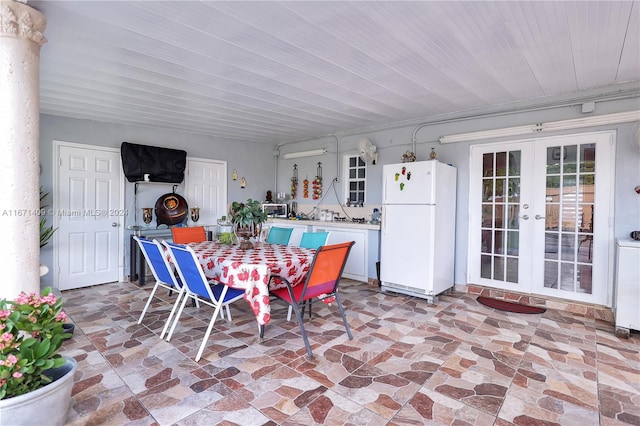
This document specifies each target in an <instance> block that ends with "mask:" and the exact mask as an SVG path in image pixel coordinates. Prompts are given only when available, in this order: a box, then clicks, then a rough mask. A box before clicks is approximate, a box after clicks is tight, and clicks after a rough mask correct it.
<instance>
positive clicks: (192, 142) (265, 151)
mask: <svg viewBox="0 0 640 426" xmlns="http://www.w3.org/2000/svg"><path fill="white" fill-rule="evenodd" d="M54 140H58V141H64V142H74V143H81V144H87V145H97V146H106V147H112V148H118V149H119V148H120V145H121V144H122V142H132V143H139V144H143V145H153V146H159V147H165V148H175V149H183V150H185V151H187V155H188V156H189V157H198V158H207V159H215V160H223V161H226V162H227V171H228V176H227V181H228V188H227V189H228V198H227V200H228V202H229V203H231V202H232V201H242V200H246V199H247V198H254V199H259V200H263V199H264V197H265V194H266V191H267V190H269V189H272V187H273V169H274V167H273V164H274V162H273V147H272V146H270V145H265V144H250V143H235V144H227V143H222V142H219V141H216V140H215V139H214V138H212V137H209V136H203V135H196V134H189V133H182V132H171V131H167V130H157V129H154V128H150V127H142V126H124V125H118V124H110V123H102V122H97V121H90V120H76V119H70V118H63V117H56V116H51V115H41V116H40V165H41V167H42V172H41V175H40V182H41V185H42V186H43V188H44V189H45V191H48V192H49V193H50V194H53V157H52V156H53V141H54ZM233 169H237V171H238V174H239V178H238V180H237V181H233V180H232V179H231V172H232V171H233ZM242 176H244V177H245V179H246V181H247V186H246V188H245V189H241V188H240V177H242ZM133 188H134V184H133V183H130V182H127V183H126V185H125V208H126V209H128V210H129V212H128V216H127V218H126V219H125V224H126V225H125V226H128V225H132V224H134V220H133V216H134V215H133ZM163 191H164V192H170V191H171V186H170V185H161V186H154V187H153V188H147V187H145V188H139V194H140V197H139V199H138V208H141V207H147V206H149V207H153V206H154V204H155V200H156V199H157V198H158V197H159V196H160V195H162V194H163V193H164V192H163ZM177 192H178V193H180V194H182V195H184V184H183V185H181V186H180V187H179V189H178V190H177ZM48 202H49V204H51V202H52V198H51V196H50V197H49V198H48ZM187 202H189V200H187ZM145 203H146V204H145ZM138 218H139V219H140V218H141V211H139V212H138ZM48 220H49V223H52V222H51V218H50V217H49V218H48ZM139 221H140V220H139ZM128 234H129V233H126V235H127V238H128ZM123 244H124V247H125V256H124V258H123V260H122V262H123V264H124V265H125V273H128V271H129V267H128V263H129V257H128V250H129V244H128V240H127V241H124V242H123ZM52 245H53V243H50V244H49V245H47V246H45V247H44V248H42V249H41V251H40V257H41V263H43V264H45V265H47V266H49V267H51V266H52V265H53V250H52ZM41 284H42V285H53V274H52V273H49V274H48V275H46V276H44V277H42V282H41Z"/></svg>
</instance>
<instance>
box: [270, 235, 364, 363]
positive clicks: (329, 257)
mask: <svg viewBox="0 0 640 426" xmlns="http://www.w3.org/2000/svg"><path fill="white" fill-rule="evenodd" d="M354 244H355V241H350V242H347V243H341V244H334V245H330V246H321V247H320V248H318V251H317V252H316V255H315V256H314V258H313V262H312V263H311V266H310V269H309V272H308V273H307V277H306V279H305V282H304V284H299V285H297V286H295V287H292V286H291V283H289V281H287V280H286V279H285V278H283V277H278V276H272V277H271V279H274V278H278V279H280V280H282V282H284V283H285V284H286V287H285V288H280V289H278V290H273V291H271V294H272V295H274V296H276V297H277V298H278V299H282V300H284V301H285V302H287V303H288V304H289V305H290V306H292V307H293V312H294V313H295V315H296V318H297V320H298V325H299V326H300V332H301V334H302V339H303V340H304V345H305V346H306V348H307V353H308V354H309V357H311V358H313V353H312V352H311V345H309V339H308V337H307V332H306V331H305V329H304V325H303V323H302V322H303V320H302V316H303V314H304V307H303V306H302V305H304V303H305V301H307V300H310V299H312V298H315V297H317V298H320V299H321V300H323V299H326V298H329V297H333V298H335V301H336V305H338V309H339V310H340V315H342V321H343V322H344V328H345V329H346V330H347V336H349V340H353V336H352V335H351V329H349V323H347V317H346V316H345V313H344V308H343V307H342V302H341V301H340V295H339V294H338V284H339V283H340V279H341V278H342V271H343V270H344V265H345V264H346V263H347V258H348V257H349V252H350V251H351V247H352V246H353V245H354ZM301 307H303V313H302V314H301V313H300V308H301Z"/></svg>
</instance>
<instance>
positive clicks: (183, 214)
mask: <svg viewBox="0 0 640 426" xmlns="http://www.w3.org/2000/svg"><path fill="white" fill-rule="evenodd" d="M155 211H156V224H157V226H160V225H176V224H178V223H182V222H184V221H185V220H186V219H187V211H189V206H188V205H187V200H185V199H184V198H183V197H182V195H180V194H176V193H174V192H171V193H168V194H164V195H161V196H160V198H158V200H157V201H156V207H155Z"/></svg>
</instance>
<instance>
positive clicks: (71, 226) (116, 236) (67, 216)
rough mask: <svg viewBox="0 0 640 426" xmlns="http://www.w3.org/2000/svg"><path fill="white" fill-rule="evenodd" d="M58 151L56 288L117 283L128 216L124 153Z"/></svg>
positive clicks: (81, 148)
mask: <svg viewBox="0 0 640 426" xmlns="http://www.w3.org/2000/svg"><path fill="white" fill-rule="evenodd" d="M56 146H57V147H58V150H57V152H58V156H57V159H58V170H57V185H56V188H57V189H56V192H55V194H54V197H55V202H54V206H55V210H54V211H55V214H56V220H55V222H56V226H57V227H58V231H57V232H56V245H55V248H54V250H55V254H54V257H56V258H57V265H58V271H57V276H56V281H57V287H58V288H59V289H60V290H68V289H73V288H78V287H86V286H91V285H95V284H104V283H109V282H114V281H118V279H119V278H120V270H119V259H121V258H122V248H123V245H122V244H120V243H119V242H120V241H122V238H123V236H122V233H121V229H122V225H123V223H124V216H125V211H124V210H123V202H124V201H123V197H122V191H123V182H124V180H123V179H124V177H123V174H122V167H121V164H120V153H119V151H118V150H111V149H107V148H100V147H89V146H87V145H74V144H56Z"/></svg>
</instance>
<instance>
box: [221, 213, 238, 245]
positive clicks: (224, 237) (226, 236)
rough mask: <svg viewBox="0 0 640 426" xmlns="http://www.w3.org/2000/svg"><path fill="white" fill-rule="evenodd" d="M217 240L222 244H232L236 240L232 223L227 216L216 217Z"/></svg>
mask: <svg viewBox="0 0 640 426" xmlns="http://www.w3.org/2000/svg"><path fill="white" fill-rule="evenodd" d="M218 241H219V242H220V243H222V244H233V243H235V242H236V234H235V233H234V232H233V224H232V223H231V222H229V221H228V220H227V216H222V217H221V218H220V219H218Z"/></svg>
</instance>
